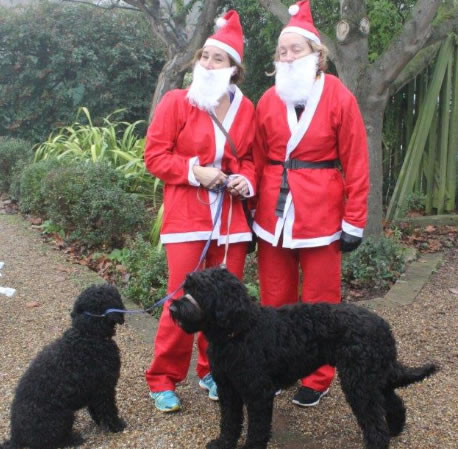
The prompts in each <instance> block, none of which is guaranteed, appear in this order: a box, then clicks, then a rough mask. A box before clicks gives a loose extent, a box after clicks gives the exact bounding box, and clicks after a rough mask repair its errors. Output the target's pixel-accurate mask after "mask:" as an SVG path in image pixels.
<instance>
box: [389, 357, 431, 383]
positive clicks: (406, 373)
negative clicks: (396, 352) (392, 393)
mask: <svg viewBox="0 0 458 449" xmlns="http://www.w3.org/2000/svg"><path fill="white" fill-rule="evenodd" d="M437 370H438V367H437V365H435V364H434V363H427V364H426V365H423V366H419V367H415V368H410V367H408V366H404V365H401V364H400V363H396V364H395V366H394V369H393V372H392V375H391V376H390V379H389V386H390V388H393V389H394V388H401V387H407V385H410V384H413V383H415V382H420V381H421V380H423V379H425V378H426V377H429V376H431V375H432V374H434V373H435V372H436V371H437Z"/></svg>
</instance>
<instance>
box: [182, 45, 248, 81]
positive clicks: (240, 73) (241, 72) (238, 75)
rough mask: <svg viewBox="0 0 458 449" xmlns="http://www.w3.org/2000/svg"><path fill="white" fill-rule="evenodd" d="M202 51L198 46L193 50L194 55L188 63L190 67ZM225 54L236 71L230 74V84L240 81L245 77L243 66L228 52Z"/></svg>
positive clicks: (197, 59) (200, 55)
mask: <svg viewBox="0 0 458 449" xmlns="http://www.w3.org/2000/svg"><path fill="white" fill-rule="evenodd" d="M203 51H204V49H203V48H199V50H197V51H196V52H195V54H194V57H193V58H192V61H191V63H190V65H191V66H192V67H194V64H195V63H196V62H197V61H199V59H200V58H201V57H202V53H203ZM227 56H228V57H229V63H230V64H231V67H233V66H235V67H237V71H236V72H235V73H234V74H233V75H232V76H231V84H238V83H241V82H242V81H243V78H244V77H245V67H243V65H242V64H238V63H237V62H235V61H234V60H233V59H232V57H231V55H230V54H229V53H227Z"/></svg>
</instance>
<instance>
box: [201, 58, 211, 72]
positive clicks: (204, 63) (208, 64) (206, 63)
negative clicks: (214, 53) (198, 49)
mask: <svg viewBox="0 0 458 449" xmlns="http://www.w3.org/2000/svg"><path fill="white" fill-rule="evenodd" d="M200 65H201V66H202V67H203V68H204V69H207V70H212V69H213V62H212V61H211V60H210V59H207V60H206V61H200Z"/></svg>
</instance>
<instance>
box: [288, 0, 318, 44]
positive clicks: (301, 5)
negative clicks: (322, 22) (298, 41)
mask: <svg viewBox="0 0 458 449" xmlns="http://www.w3.org/2000/svg"><path fill="white" fill-rule="evenodd" d="M288 12H289V14H290V15H291V18H290V19H289V22H288V24H287V25H286V26H285V28H283V30H282V31H281V33H280V36H281V35H282V34H285V33H297V34H300V35H302V36H304V37H305V38H307V39H310V40H311V41H313V42H315V43H317V44H318V45H320V44H321V41H320V33H319V32H318V30H317V29H316V28H315V25H314V23H313V17H312V11H311V9H310V0H300V1H298V2H297V3H296V4H294V5H291V6H290V7H289V9H288Z"/></svg>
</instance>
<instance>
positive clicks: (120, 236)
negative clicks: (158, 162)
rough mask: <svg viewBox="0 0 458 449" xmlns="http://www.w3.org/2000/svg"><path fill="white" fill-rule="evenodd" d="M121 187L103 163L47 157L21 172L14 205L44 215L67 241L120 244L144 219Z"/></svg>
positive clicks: (135, 199) (136, 200) (123, 183)
mask: <svg viewBox="0 0 458 449" xmlns="http://www.w3.org/2000/svg"><path fill="white" fill-rule="evenodd" d="M125 186H126V181H125V179H124V178H123V177H122V176H121V175H120V174H119V173H118V172H117V171H116V170H114V169H113V168H112V167H110V166H109V165H107V164H104V163H97V164H92V163H90V162H89V163H85V162H77V161H65V162H63V161H58V160H56V159H49V160H45V161H40V162H38V163H35V164H32V165H30V166H28V167H26V168H25V169H24V171H23V172H22V175H21V179H20V198H19V207H20V209H21V211H22V212H24V213H33V214H36V215H39V216H40V217H43V218H46V219H49V220H50V221H51V222H52V223H53V224H54V225H55V226H57V227H58V228H60V229H62V230H63V231H64V232H65V234H66V236H67V239H68V240H70V241H72V240H78V241H79V242H80V243H81V244H83V245H85V246H87V247H101V248H116V247H122V246H123V244H124V242H125V240H126V238H127V237H128V236H129V235H135V233H136V232H137V231H139V230H145V229H146V226H147V221H148V218H147V212H146V208H145V204H144V202H143V201H142V200H140V199H139V198H138V197H137V195H135V194H131V193H127V192H126V191H125V190H124V187H125Z"/></svg>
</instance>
